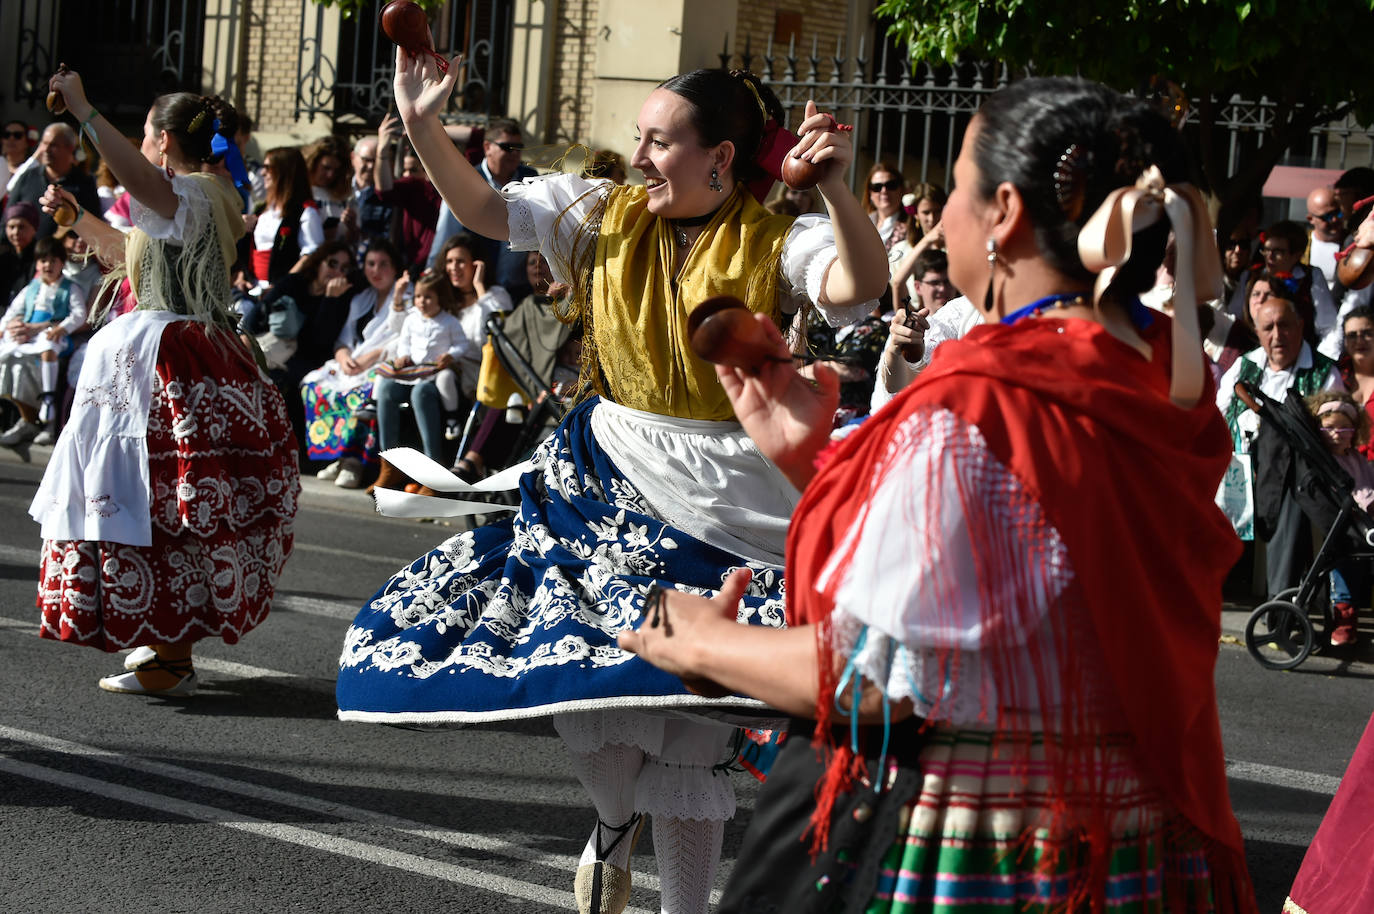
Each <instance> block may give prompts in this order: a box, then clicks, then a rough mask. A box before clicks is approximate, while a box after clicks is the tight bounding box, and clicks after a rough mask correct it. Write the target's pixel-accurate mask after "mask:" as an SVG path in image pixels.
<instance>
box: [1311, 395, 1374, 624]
mask: <svg viewBox="0 0 1374 914" xmlns="http://www.w3.org/2000/svg"><path fill="white" fill-rule="evenodd" d="M1307 408H1308V409H1309V410H1310V411H1311V412H1312V415H1313V416H1315V417H1316V419H1317V423H1318V424H1319V425H1320V426H1321V432H1322V438H1323V439H1324V441H1325V442H1326V447H1327V449H1328V450H1329V451H1330V452H1331V455H1332V456H1333V457H1335V458H1336V463H1337V464H1338V465H1339V466H1340V468H1341V469H1343V470H1345V472H1347V473H1349V474H1350V478H1351V479H1352V480H1353V481H1354V489H1353V491H1352V495H1353V496H1354V498H1355V503H1356V504H1357V505H1359V506H1360V507H1361V508H1363V509H1364V510H1365V511H1368V510H1369V509H1370V506H1371V504H1374V464H1371V463H1370V462H1369V461H1368V460H1366V459H1365V457H1364V455H1363V454H1361V453H1360V452H1359V451H1358V450H1357V448H1359V447H1360V446H1361V445H1363V444H1364V443H1365V442H1367V441H1368V440H1369V433H1370V423H1369V415H1368V413H1366V412H1365V411H1364V410H1362V409H1360V408H1359V406H1357V405H1356V403H1355V400H1354V398H1352V397H1351V396H1350V395H1349V394H1347V393H1344V392H1343V391H1334V390H1328V391H1323V392H1321V393H1317V394H1313V395H1312V396H1310V397H1308V398H1307ZM1369 584H1370V578H1369V573H1368V568H1367V567H1366V566H1365V564H1364V563H1363V562H1362V561H1359V560H1356V559H1351V558H1349V557H1346V558H1344V559H1342V560H1340V561H1338V562H1337V563H1336V565H1335V567H1334V568H1332V569H1331V622H1332V630H1331V644H1332V646H1340V645H1344V644H1353V643H1355V640H1356V637H1357V634H1358V626H1357V624H1356V623H1357V615H1356V607H1357V606H1358V605H1359V603H1358V602H1357V601H1361V602H1362V601H1363V600H1365V599H1366V598H1368V596H1369Z"/></svg>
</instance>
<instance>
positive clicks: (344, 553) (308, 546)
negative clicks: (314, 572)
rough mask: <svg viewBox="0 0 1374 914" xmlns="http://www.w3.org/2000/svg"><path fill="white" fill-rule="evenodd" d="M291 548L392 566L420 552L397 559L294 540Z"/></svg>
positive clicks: (412, 557)
mask: <svg viewBox="0 0 1374 914" xmlns="http://www.w3.org/2000/svg"><path fill="white" fill-rule="evenodd" d="M291 548H292V550H293V551H294V550H296V549H299V550H301V551H302V552H318V553H320V554H321V555H332V556H337V557H339V558H344V559H347V560H348V561H350V562H356V561H363V562H377V563H378V564H380V565H390V566H391V567H392V568H404V567H406V566H407V565H409V564H410V563H411V562H413V561H415V560H416V559H417V558H419V557H420V555H421V553H419V552H416V553H415V554H414V555H412V556H411V557H410V558H408V559H398V558H395V557H394V556H390V555H374V554H372V553H368V552H359V551H357V550H355V549H339V548H338V547H336V546H317V545H315V544H314V543H302V542H301V541H300V540H296V542H295V545H293V546H292V547H291Z"/></svg>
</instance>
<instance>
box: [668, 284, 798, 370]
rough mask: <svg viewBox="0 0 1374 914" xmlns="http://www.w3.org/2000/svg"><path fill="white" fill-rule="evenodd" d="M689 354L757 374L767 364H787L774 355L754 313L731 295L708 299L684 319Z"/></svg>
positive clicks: (771, 346)
mask: <svg viewBox="0 0 1374 914" xmlns="http://www.w3.org/2000/svg"><path fill="white" fill-rule="evenodd" d="M687 339H688V343H689V345H691V347H692V352H694V353H696V355H697V356H698V357H699V358H702V359H705V360H706V361H708V362H713V363H715V364H717V365H729V366H731V367H733V368H743V369H745V370H746V371H751V370H753V371H757V370H758V368H759V366H760V365H763V364H764V363H767V362H791V361H792V359H791V358H789V357H784V356H780V355H778V354H776V352H774V347H773V343H772V342H771V341H770V340H769V339H768V337H767V335H766V334H765V332H764V329H763V327H761V326H760V325H759V322H758V321H757V320H755V318H754V313H753V312H752V311H750V310H749V309H748V308H747V307H745V305H744V302H742V301H740V300H739V299H738V298H735V297H734V296H733V295H717V296H715V297H714V298H708V299H706V301H704V302H702V303H701V304H700V305H697V307H696V308H695V309H694V310H693V311H692V313H691V314H690V315H689V316H688V318H687Z"/></svg>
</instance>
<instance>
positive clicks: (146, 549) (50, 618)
mask: <svg viewBox="0 0 1374 914" xmlns="http://www.w3.org/2000/svg"><path fill="white" fill-rule="evenodd" d="M50 88H51V89H52V90H54V91H57V92H60V93H61V94H62V96H63V97H64V98H65V99H66V102H67V107H68V110H70V111H71V113H72V115H73V116H74V117H75V118H76V119H77V121H78V122H80V124H81V126H82V129H83V131H85V132H86V133H87V135H88V136H89V137H90V139H91V141H92V142H93V143H94V144H95V146H96V147H97V148H98V149H99V150H100V152H101V154H102V155H103V156H104V159H105V161H106V162H107V163H108V164H109V166H110V169H111V170H112V171H113V172H114V173H115V175H116V176H117V178H118V179H119V181H120V183H122V184H123V185H124V186H125V187H126V188H128V190H129V192H130V194H131V195H132V197H133V199H134V205H133V207H132V210H133V218H134V230H133V231H132V232H131V233H129V234H128V235H127V236H124V235H121V234H120V233H118V232H117V231H115V230H114V229H111V228H109V227H108V226H107V225H105V223H103V222H101V221H100V219H99V216H98V214H91V213H85V212H83V211H82V210H81V208H80V207H79V206H77V205H76V204H75V201H73V200H72V198H71V196H70V195H69V194H67V193H65V192H63V191H61V190H59V189H57V188H55V187H50V188H49V189H48V192H47V194H46V195H45V196H44V198H43V201H42V202H43V205H44V208H45V209H46V210H47V211H48V212H54V211H55V210H58V209H61V208H63V207H70V208H71V210H72V211H74V212H75V213H76V214H77V221H76V223H75V229H76V231H77V232H78V233H79V234H80V235H81V236H82V237H83V238H86V239H87V240H88V241H89V242H91V244H92V247H93V248H94V249H95V250H96V252H97V254H98V255H99V256H100V257H101V258H102V260H105V261H106V262H108V263H113V264H119V265H121V268H120V269H118V270H116V272H115V273H114V274H113V275H112V278H111V280H110V281H108V282H107V285H106V289H107V290H108V289H112V288H115V287H116V286H115V284H116V283H117V282H118V280H119V279H120V278H122V276H124V275H126V274H127V277H128V280H129V287H130V289H131V292H132V295H133V297H134V298H135V299H136V300H137V302H138V305H137V308H136V309H135V310H132V311H130V312H129V313H127V314H124V315H123V316H120V317H118V318H115V319H113V320H111V321H110V322H109V323H108V324H107V325H106V326H105V327H103V328H102V329H101V330H100V332H99V333H97V334H96V335H95V336H94V337H93V338H92V339H91V342H90V348H89V350H88V355H87V357H86V362H85V364H84V366H83V368H82V372H81V378H80V381H79V383H78V385H77V390H76V397H75V401H74V403H73V408H72V414H71V419H70V420H69V422H68V424H67V426H66V428H64V429H63V432H62V435H61V437H60V438H59V440H58V442H57V445H56V447H55V449H54V453H53V458H52V461H51V462H50V463H49V465H48V469H47V472H46V473H45V474H44V477H43V482H42V484H41V485H40V487H39V490H38V494H37V495H36V496H35V498H34V501H33V505H32V507H31V508H30V514H31V515H32V516H33V518H34V519H35V520H37V521H38V522H39V523H40V524H42V528H43V529H42V533H43V539H44V543H43V557H42V568H41V579H40V584H39V589H38V606H39V608H40V609H41V610H42V630H41V635H42V636H43V637H45V638H54V639H57V640H61V641H70V642H74V643H76V644H87V645H90V646H92V647H97V648H100V649H101V650H105V651H116V650H120V649H124V648H131V647H132V648H138V650H136V651H134V653H132V654H131V655H130V656H129V657H128V658H127V660H126V663H125V667H126V669H127V670H128V671H127V672H125V673H120V674H117V675H113V676H107V677H105V678H104V679H101V680H100V687H101V688H102V689H106V690H108V691H112V692H128V693H136V694H157V695H163V696H186V695H189V694H191V693H192V692H194V691H195V688H196V685H197V680H196V674H195V670H194V668H193V665H192V662H191V649H192V647H193V645H194V644H195V642H196V641H198V640H199V639H201V638H208V637H219V638H223V639H224V641H226V642H227V643H230V644H232V643H234V642H236V641H238V639H239V638H240V637H241V636H242V635H243V634H244V633H245V632H247V631H249V630H251V629H252V628H253V627H254V626H256V625H257V624H258V623H260V622H261V621H262V620H263V619H264V618H265V617H266V615H267V611H268V609H269V608H270V606H271V602H272V595H273V592H274V589H275V587H276V582H277V577H278V576H279V575H280V574H281V570H282V566H283V565H284V564H285V563H286V559H287V556H288V555H289V554H290V552H291V544H292V530H291V528H292V520H293V518H294V516H295V512H296V502H297V496H298V494H299V491H300V480H299V476H298V473H297V469H296V466H297V464H296V446H295V440H294V437H293V436H292V434H291V427H290V425H289V423H288V421H287V418H286V412H285V407H284V405H283V403H282V399H281V396H280V394H278V392H277V391H276V389H275V388H274V387H273V386H272V384H271V383H270V382H269V381H268V380H267V378H266V377H265V375H263V373H262V372H261V371H260V370H259V367H258V365H257V363H256V361H255V360H254V357H253V355H252V353H251V352H250V351H249V349H248V348H246V347H245V345H244V344H243V343H242V342H241V341H240V340H239V338H238V336H237V335H236V334H235V333H234V332H233V328H234V326H235V321H234V319H233V317H232V316H231V314H230V312H229V311H228V305H229V303H230V302H231V301H232V298H231V296H230V286H229V264H230V263H232V262H233V260H234V244H235V242H236V240H237V239H238V238H239V236H241V235H242V234H243V219H242V216H241V215H240V213H241V212H242V206H243V203H242V198H241V197H240V196H239V194H238V193H237V192H236V190H235V188H234V186H233V185H232V184H231V183H230V182H229V181H228V180H226V179H225V178H224V177H222V176H220V175H218V174H211V173H208V169H207V165H219V163H220V162H221V161H222V160H223V159H224V157H225V155H226V153H227V154H228V155H229V157H230V158H231V159H232V158H234V156H235V154H236V151H235V147H234V144H233V135H234V130H235V128H236V126H237V115H236V114H235V113H234V110H233V109H232V108H231V107H229V106H228V105H227V104H226V103H224V102H223V101H222V100H221V99H219V98H208V97H203V96H199V95H193V94H190V93H185V92H182V93H174V94H171V95H164V96H161V97H160V98H158V99H157V101H156V102H154V104H153V107H152V109H151V110H150V111H149V113H148V118H147V121H146V123H145V124H144V136H143V144H142V147H141V149H140V150H137V151H136V150H134V149H133V147H131V146H130V145H129V144H128V143H127V142H125V140H124V138H123V137H122V136H121V135H120V134H119V132H118V131H117V130H115V128H114V127H112V126H111V125H110V124H109V123H108V122H107V121H106V120H105V119H104V118H103V117H102V116H101V115H100V114H99V112H97V111H96V110H95V108H94V107H93V106H92V105H91V103H90V102H89V101H88V100H87V99H86V94H85V91H84V89H83V87H82V84H81V80H80V77H79V76H77V74H75V73H72V72H64V73H60V74H58V75H57V76H54V77H53V78H52V81H51V85H50ZM236 164H238V163H236V162H232V161H231V162H228V163H226V166H227V168H228V170H229V171H230V172H231V173H232V172H233V171H235V170H241V169H236V168H235V167H234V166H235V165H236Z"/></svg>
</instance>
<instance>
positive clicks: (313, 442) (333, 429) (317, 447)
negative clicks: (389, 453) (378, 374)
mask: <svg viewBox="0 0 1374 914" xmlns="http://www.w3.org/2000/svg"><path fill="white" fill-rule="evenodd" d="M372 378H373V373H372V372H368V380H367V382H366V383H364V384H360V385H358V386H356V387H351V388H349V389H348V390H336V389H334V388H333V387H332V386H330V385H328V384H324V383H321V382H319V381H311V382H309V383H306V384H302V385H301V400H302V402H304V404H305V431H306V435H305V442H306V451H307V453H308V454H309V456H310V459H311V460H338V459H339V458H340V457H356V458H357V459H358V460H361V461H362V462H364V463H372V464H375V463H377V460H378V458H377V414H376V411H375V410H365V411H364V412H363V413H362V415H359V410H360V409H362V407H363V406H364V405H365V404H366V403H368V402H369V401H370V400H371V399H372Z"/></svg>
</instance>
